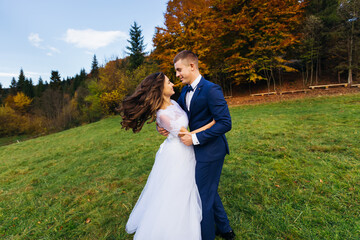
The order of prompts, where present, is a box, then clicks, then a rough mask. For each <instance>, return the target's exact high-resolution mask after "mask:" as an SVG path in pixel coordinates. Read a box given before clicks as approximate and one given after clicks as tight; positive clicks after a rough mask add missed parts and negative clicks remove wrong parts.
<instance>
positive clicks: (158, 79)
mask: <svg viewBox="0 0 360 240" xmlns="http://www.w3.org/2000/svg"><path fill="white" fill-rule="evenodd" d="M164 82H165V74H164V73H162V72H158V73H153V74H150V75H149V76H147V77H146V78H145V79H144V80H142V82H141V83H140V84H139V85H138V86H137V87H136V89H135V92H134V93H133V94H132V95H131V96H129V97H127V98H125V99H124V100H123V102H122V104H121V106H120V109H119V110H120V115H121V117H122V122H121V126H122V128H125V130H129V129H130V128H131V129H132V130H133V132H134V133H137V132H139V131H140V130H141V128H142V127H143V125H144V123H145V122H146V121H147V120H149V119H150V121H149V122H148V123H151V122H153V121H154V120H155V117H156V111H157V110H159V109H160V107H161V106H162V104H163V102H164V99H163V89H164Z"/></svg>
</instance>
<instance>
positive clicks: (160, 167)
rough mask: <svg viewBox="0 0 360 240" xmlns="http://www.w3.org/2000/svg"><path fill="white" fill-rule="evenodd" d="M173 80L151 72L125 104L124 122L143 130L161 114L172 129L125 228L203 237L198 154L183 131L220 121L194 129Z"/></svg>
mask: <svg viewBox="0 0 360 240" xmlns="http://www.w3.org/2000/svg"><path fill="white" fill-rule="evenodd" d="M173 85H174V84H173V83H172V82H170V80H169V79H168V78H167V77H166V76H165V75H164V74H163V73H161V72H160V73H154V74H151V75H149V76H147V77H146V78H145V79H144V80H143V81H142V82H141V83H140V85H139V86H138V87H137V88H136V90H135V93H134V94H132V95H131V96H130V97H128V98H126V99H125V100H124V101H123V103H122V106H121V110H120V112H121V117H122V122H121V125H122V127H123V128H125V129H126V130H128V129H130V128H131V129H132V130H133V132H134V133H136V132H139V131H140V130H141V128H142V127H143V125H144V123H145V122H146V121H148V120H150V122H152V121H154V120H155V119H156V122H157V123H158V125H159V126H160V127H163V128H165V129H166V130H167V131H169V132H170V134H169V136H168V137H167V139H166V140H165V141H164V142H163V143H162V144H161V146H160V148H159V150H158V151H157V153H156V157H155V162H154V165H153V167H152V170H151V172H150V175H149V177H148V179H147V182H146V185H145V187H144V189H143V191H142V193H141V195H140V197H139V199H138V201H137V203H136V205H135V207H134V208H133V210H132V212H131V214H130V217H129V219H128V222H127V224H126V232H127V233H129V234H132V233H134V232H135V235H134V239H140V240H162V239H163V240H168V239H172V240H198V239H201V229H200V222H201V219H202V215H201V214H202V211H201V200H200V196H199V192H198V189H197V186H196V183H195V164H196V162H195V154H194V150H193V146H186V145H184V144H183V143H182V142H181V141H180V138H179V136H181V135H182V134H191V133H197V132H200V131H203V130H205V129H207V128H210V127H211V126H212V125H213V124H214V123H215V121H213V122H211V123H209V124H207V125H205V126H204V127H202V128H200V129H197V130H195V131H193V132H191V133H189V132H188V131H187V127H188V122H189V121H188V117H187V114H186V113H185V112H184V111H183V110H182V108H181V107H180V106H179V105H178V104H177V103H176V102H175V101H173V100H171V99H170V97H171V95H173V94H174V89H173Z"/></svg>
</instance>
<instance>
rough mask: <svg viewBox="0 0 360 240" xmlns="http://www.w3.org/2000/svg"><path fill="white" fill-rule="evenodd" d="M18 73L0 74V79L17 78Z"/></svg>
mask: <svg viewBox="0 0 360 240" xmlns="http://www.w3.org/2000/svg"><path fill="white" fill-rule="evenodd" d="M18 75H19V73H4V72H0V77H17V76H18Z"/></svg>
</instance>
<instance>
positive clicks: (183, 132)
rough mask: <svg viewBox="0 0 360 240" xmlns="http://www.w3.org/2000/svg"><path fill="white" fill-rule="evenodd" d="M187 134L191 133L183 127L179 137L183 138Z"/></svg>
mask: <svg viewBox="0 0 360 240" xmlns="http://www.w3.org/2000/svg"><path fill="white" fill-rule="evenodd" d="M187 133H189V131H188V130H187V129H186V128H184V127H181V128H180V131H179V134H178V135H179V137H182V136H184V135H185V134H187Z"/></svg>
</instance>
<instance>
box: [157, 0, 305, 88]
mask: <svg viewBox="0 0 360 240" xmlns="http://www.w3.org/2000/svg"><path fill="white" fill-rule="evenodd" d="M304 7H305V2H304V1H298V0H285V1H284V0H253V1H247V0H199V1H196V2H195V1H189V0H170V1H169V2H168V6H167V12H166V14H165V27H163V28H160V27H158V28H157V30H156V33H155V36H154V38H153V42H154V46H155V47H156V49H155V51H154V52H153V54H152V56H153V57H154V58H155V59H157V60H158V61H159V62H160V64H161V65H160V67H161V69H162V71H164V72H165V73H167V74H169V75H170V76H171V75H173V65H172V59H173V57H174V56H175V54H176V53H177V52H179V51H181V50H183V49H189V50H192V51H194V52H195V53H197V55H198V56H199V61H200V68H201V72H202V73H203V74H208V75H209V76H210V78H211V79H217V78H222V81H224V80H225V81H229V80H230V81H231V80H235V83H240V82H242V81H256V80H259V79H267V78H271V74H272V71H273V69H274V68H282V69H284V70H285V71H289V70H292V69H290V68H288V67H287V66H286V61H285V59H284V58H283V56H284V54H285V52H286V50H287V49H288V48H289V47H291V46H293V45H294V44H295V43H297V41H298V38H299V36H298V35H297V34H296V28H297V27H298V25H299V24H300V23H301V20H302V13H303V9H304Z"/></svg>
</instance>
